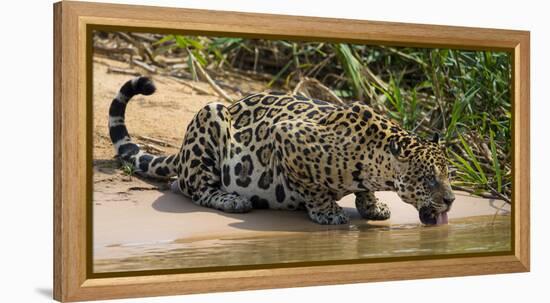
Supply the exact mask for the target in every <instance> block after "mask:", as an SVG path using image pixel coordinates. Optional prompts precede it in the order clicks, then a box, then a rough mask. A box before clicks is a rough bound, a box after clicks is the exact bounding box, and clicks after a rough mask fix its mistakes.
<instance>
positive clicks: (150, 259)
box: [94, 216, 511, 273]
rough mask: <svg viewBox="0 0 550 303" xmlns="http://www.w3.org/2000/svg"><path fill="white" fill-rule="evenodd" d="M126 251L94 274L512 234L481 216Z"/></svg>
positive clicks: (336, 256) (341, 255) (507, 241)
mask: <svg viewBox="0 0 550 303" xmlns="http://www.w3.org/2000/svg"><path fill="white" fill-rule="evenodd" d="M121 249H123V248H122V247H121ZM124 249H126V253H130V256H128V257H125V258H113V259H100V260H94V272H96V273H101V272H119V271H134V270H152V269H181V268H197V267H212V266H231V265H253V264H272V263H290V262H310V261H328V260H351V259H364V258H380V257H383V258H384V257H397V256H419V255H442V254H463V253H476V252H498V251H508V250H510V249H511V230H510V217H509V216H498V217H496V219H495V220H494V222H493V217H492V216H480V217H471V218H465V219H459V220H452V221H451V224H449V225H446V226H437V227H421V226H419V225H416V224H408V225H392V226H387V227H383V226H372V225H368V224H365V225H349V226H346V227H345V229H327V230H324V231H303V232H292V233H283V234H281V233H274V234H262V235H260V236H255V237H247V238H234V237H233V238H230V237H225V238H221V239H203V240H196V241H174V242H173V243H169V244H162V245H161V244H156V245H145V244H142V245H134V246H126V247H125V248H124Z"/></svg>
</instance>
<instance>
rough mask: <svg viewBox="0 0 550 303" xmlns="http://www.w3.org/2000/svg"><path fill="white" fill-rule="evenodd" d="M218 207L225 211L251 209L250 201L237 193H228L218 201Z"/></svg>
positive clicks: (237, 211) (233, 211) (241, 211)
mask: <svg viewBox="0 0 550 303" xmlns="http://www.w3.org/2000/svg"><path fill="white" fill-rule="evenodd" d="M219 209H220V210H222V211H224V212H227V213H246V212H249V211H250V210H252V202H250V200H248V199H246V198H243V197H241V196H239V195H235V194H229V195H226V196H225V197H223V199H222V201H220V203H219Z"/></svg>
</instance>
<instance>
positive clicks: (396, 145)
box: [390, 140, 401, 157]
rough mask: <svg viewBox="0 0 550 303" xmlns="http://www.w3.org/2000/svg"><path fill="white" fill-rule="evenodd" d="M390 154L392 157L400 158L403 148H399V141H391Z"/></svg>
mask: <svg viewBox="0 0 550 303" xmlns="http://www.w3.org/2000/svg"><path fill="white" fill-rule="evenodd" d="M390 152H391V154H392V155H394V156H396V157H398V156H399V154H400V153H401V146H399V143H398V142H397V140H391V141H390Z"/></svg>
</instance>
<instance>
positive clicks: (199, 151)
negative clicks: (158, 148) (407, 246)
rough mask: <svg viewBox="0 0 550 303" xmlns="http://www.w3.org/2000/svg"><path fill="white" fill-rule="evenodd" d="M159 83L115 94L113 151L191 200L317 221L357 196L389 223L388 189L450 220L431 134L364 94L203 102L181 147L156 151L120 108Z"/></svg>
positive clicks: (432, 218) (429, 214)
mask: <svg viewBox="0 0 550 303" xmlns="http://www.w3.org/2000/svg"><path fill="white" fill-rule="evenodd" d="M155 90H156V88H155V85H154V84H153V82H152V80H151V79H150V78H147V77H136V78H134V79H131V80H128V81H127V82H126V83H124V85H122V87H121V88H120V90H119V92H118V94H117V95H116V96H115V98H114V99H113V100H112V102H111V105H110V108H109V123H108V125H109V135H110V138H111V141H112V143H113V145H114V149H115V152H116V154H117V157H118V158H119V159H120V160H121V161H125V162H128V163H130V164H132V165H133V166H134V167H135V168H136V170H137V172H138V173H139V174H140V175H142V176H145V177H151V178H157V179H163V180H173V182H172V183H171V188H172V190H173V191H175V192H177V193H180V194H183V195H184V196H187V197H189V198H190V199H191V200H192V201H193V203H195V204H197V205H200V206H204V207H209V208H214V209H217V210H221V211H224V212H230V213H244V212H248V211H250V210H252V209H263V208H269V209H287V210H305V211H306V212H307V215H308V216H309V218H310V219H311V220H312V221H313V222H316V223H318V224H345V223H348V221H349V216H348V215H347V214H346V213H345V212H344V210H343V209H342V207H340V206H339V205H338V204H337V201H338V200H340V199H341V198H342V197H344V196H346V195H349V194H354V195H355V205H356V208H357V211H358V212H359V214H360V215H361V216H362V217H363V218H364V219H366V220H386V219H388V218H389V217H390V209H389V207H388V205H387V204H386V203H384V202H383V201H379V200H378V199H377V197H376V196H375V192H376V191H394V192H397V194H398V195H399V197H400V198H401V200H403V201H404V202H405V203H408V204H410V205H412V206H413V207H415V208H416V210H417V211H418V214H419V219H420V221H421V223H423V224H425V225H434V224H446V223H447V222H448V217H447V213H448V211H449V210H450V209H451V206H452V203H453V201H454V200H455V196H454V194H453V191H452V189H451V185H450V181H449V170H448V166H447V159H446V152H445V147H444V146H443V144H440V142H439V141H440V140H439V135H437V134H435V135H434V137H433V138H432V139H424V138H421V137H419V136H417V135H415V134H414V133H412V132H409V131H406V130H405V129H403V128H402V127H400V126H399V125H398V124H397V123H395V122H393V121H391V120H389V119H387V118H385V117H384V116H383V115H381V114H379V113H377V112H375V111H374V110H373V109H372V108H371V107H369V106H368V105H367V104H365V103H364V102H360V101H356V102H351V103H349V104H345V105H338V104H335V103H331V102H326V101H322V100H316V99H312V98H307V97H304V96H301V95H291V94H286V93H281V92H262V93H256V94H251V95H249V96H246V97H244V98H242V99H241V100H239V101H237V102H234V103H233V104H231V105H229V106H225V105H224V104H223V103H221V102H212V103H209V104H207V105H205V106H204V107H203V108H202V109H200V110H199V111H198V112H197V113H196V114H195V116H194V118H193V119H192V121H191V122H190V123H189V125H188V126H187V131H186V133H185V137H184V138H183V144H182V145H181V149H180V150H179V152H178V153H177V154H173V155H163V156H160V155H153V154H150V153H147V152H145V151H144V150H142V149H140V147H139V146H138V145H137V144H136V143H134V142H133V141H132V140H131V137H130V135H129V133H128V130H127V128H126V124H125V111H126V106H127V104H128V102H129V101H130V99H131V98H132V97H133V96H135V95H138V94H141V95H146V96H147V95H151V94H153V93H154V92H155Z"/></svg>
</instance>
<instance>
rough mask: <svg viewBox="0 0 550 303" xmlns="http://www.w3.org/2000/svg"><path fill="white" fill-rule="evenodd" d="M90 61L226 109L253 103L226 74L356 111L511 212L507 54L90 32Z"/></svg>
mask: <svg viewBox="0 0 550 303" xmlns="http://www.w3.org/2000/svg"><path fill="white" fill-rule="evenodd" d="M94 51H95V53H98V54H104V55H108V56H110V57H112V58H115V59H118V60H122V61H127V62H129V63H130V66H131V67H133V68H138V69H139V70H140V72H138V73H144V72H145V73H153V74H163V75H168V76H170V77H175V78H178V79H182V80H183V81H190V82H191V83H192V82H193V81H206V82H208V83H209V84H211V86H212V88H213V89H214V91H215V92H216V93H217V94H218V95H220V96H222V97H224V98H225V99H226V100H228V101H233V98H231V97H230V96H229V94H227V93H226V91H231V92H232V93H233V94H236V95H237V96H244V95H246V94H247V93H250V92H246V91H242V89H241V88H239V87H234V86H232V85H231V83H230V82H229V81H225V79H227V77H226V76H227V75H228V74H230V75H232V76H239V77H244V78H249V79H254V80H258V81H263V82H264V83H265V88H266V89H270V88H274V89H278V90H284V91H291V92H293V93H300V94H304V95H307V96H309V97H312V98H319V99H325V100H329V101H333V102H335V103H346V102H350V101H352V100H360V101H363V102H365V103H367V104H369V105H370V106H372V107H373V108H374V109H375V110H376V111H377V112H379V113H382V114H384V115H386V116H388V117H389V118H390V119H392V120H394V121H396V122H398V123H399V124H401V125H402V126H403V127H404V128H405V129H407V130H409V131H411V132H414V133H416V134H418V135H419V136H422V137H428V136H429V137H431V136H432V135H433V134H434V133H439V134H440V135H441V138H442V143H443V144H445V145H446V147H447V150H448V158H449V161H450V165H451V172H452V182H453V186H454V187H455V188H457V189H461V190H466V191H468V192H471V193H473V194H475V195H479V196H483V197H488V198H489V197H490V198H499V199H502V200H505V201H507V202H510V197H511V154H510V152H511V114H510V113H511V95H510V81H511V57H510V54H509V53H507V52H489V51H467V50H453V49H435V48H434V49H428V48H409V47H386V46H372V45H355V44H347V43H325V42H298V41H286V40H264V39H242V38H232V37H204V36H180V35H160V34H141V33H120V32H119V33H107V32H96V33H95V35H94ZM113 71H114V72H122V73H129V74H132V73H134V72H135V71H134V70H133V69H131V70H118V71H116V70H113ZM187 85H192V84H187Z"/></svg>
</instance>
